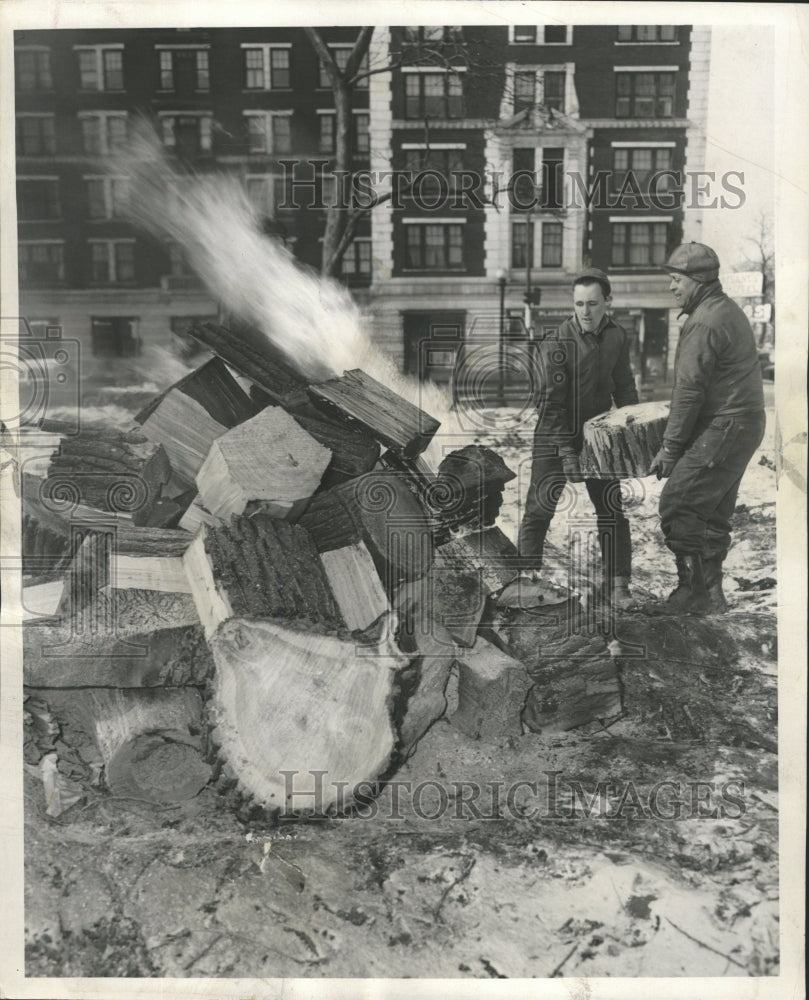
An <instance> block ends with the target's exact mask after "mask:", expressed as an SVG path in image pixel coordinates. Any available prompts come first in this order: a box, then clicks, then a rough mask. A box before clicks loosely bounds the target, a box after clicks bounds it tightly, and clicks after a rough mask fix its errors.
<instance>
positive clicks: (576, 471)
mask: <svg viewBox="0 0 809 1000" xmlns="http://www.w3.org/2000/svg"><path fill="white" fill-rule="evenodd" d="M562 472H564V474H565V479H567V481H568V482H569V483H583V482H584V476H583V475H582V471H581V466H580V465H579V456H578V455H563V456H562Z"/></svg>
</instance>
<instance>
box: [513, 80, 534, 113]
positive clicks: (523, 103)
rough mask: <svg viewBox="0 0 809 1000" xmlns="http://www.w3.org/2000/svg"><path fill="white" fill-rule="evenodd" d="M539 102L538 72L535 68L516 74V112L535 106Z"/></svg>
mask: <svg viewBox="0 0 809 1000" xmlns="http://www.w3.org/2000/svg"><path fill="white" fill-rule="evenodd" d="M536 102H537V74H536V71H535V70H533V69H532V70H529V71H525V70H521V71H518V72H515V74H514V113H515V114H516V113H517V112H518V111H523V110H524V109H525V108H533V106H534V105H535V104H536Z"/></svg>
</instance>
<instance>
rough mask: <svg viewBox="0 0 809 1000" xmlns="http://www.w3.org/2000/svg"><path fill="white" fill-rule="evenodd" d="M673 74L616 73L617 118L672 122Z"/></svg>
mask: <svg viewBox="0 0 809 1000" xmlns="http://www.w3.org/2000/svg"><path fill="white" fill-rule="evenodd" d="M675 79H676V77H675V74H674V73H672V72H665V73H657V72H645V71H644V72H635V73H616V75H615V86H616V101H615V117H616V118H671V117H672V116H673V115H674V86H675Z"/></svg>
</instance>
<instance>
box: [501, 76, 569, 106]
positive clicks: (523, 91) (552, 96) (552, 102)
mask: <svg viewBox="0 0 809 1000" xmlns="http://www.w3.org/2000/svg"><path fill="white" fill-rule="evenodd" d="M565 78H566V73H565V71H564V70H547V71H545V72H544V73H542V76H541V79H542V104H544V106H545V107H546V108H550V109H551V110H554V111H564V110H565ZM537 81H538V76H537V70H536V69H530V70H525V69H516V70H515V71H514V112H515V114H516V113H517V112H519V111H522V110H524V109H525V108H532V107H534V105H535V104H536V103H537V96H538V95H537Z"/></svg>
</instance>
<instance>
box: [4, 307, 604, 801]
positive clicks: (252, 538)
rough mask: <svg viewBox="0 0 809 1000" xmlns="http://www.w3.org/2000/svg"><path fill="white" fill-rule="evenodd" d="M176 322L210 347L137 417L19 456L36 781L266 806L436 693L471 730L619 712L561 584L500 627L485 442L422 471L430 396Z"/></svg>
mask: <svg viewBox="0 0 809 1000" xmlns="http://www.w3.org/2000/svg"><path fill="white" fill-rule="evenodd" d="M194 334H195V336H196V337H197V338H198V339H199V340H200V341H201V342H202V343H203V344H205V346H206V347H208V348H209V349H210V350H211V351H212V352H213V356H212V357H211V359H210V360H208V361H207V362H205V363H204V364H202V365H201V367H199V368H197V369H196V370H195V371H194V372H192V373H191V374H189V375H188V376H186V377H185V378H183V379H181V380H180V381H179V382H177V383H176V384H174V385H173V386H171V387H170V388H169V389H167V390H166V391H165V392H163V393H162V394H160V395H159V396H157V397H156V398H155V399H154V400H153V401H152V402H151V403H150V404H149V405H148V406H146V408H145V409H143V410H142V411H141V412H140V413H139V414H138V416H137V417H136V419H135V424H134V426H133V427H131V428H129V429H127V430H123V431H115V430H112V429H105V428H97V427H94V428H86V429H82V430H81V432H80V433H79V435H78V436H76V437H63V438H62V441H61V444H60V446H59V448H58V450H57V451H56V452H55V454H54V455H53V457H52V459H51V462H50V467H49V469H48V474H47V476H46V477H44V478H41V479H37V478H36V477H33V476H26V477H25V484H24V486H25V492H24V501H23V515H24V516H23V527H24V545H23V551H24V566H23V571H24V574H25V591H24V599H23V603H24V606H25V607H26V608H30V609H35V610H36V611H38V612H40V614H39V617H35V618H34V620H32V621H29V622H28V623H27V625H26V628H25V630H24V683H25V686H26V696H27V699H28V700H27V702H26V706H27V709H28V713H27V716H26V719H27V722H28V728H27V730H26V732H27V739H26V759H27V760H28V762H29V763H31V764H40V765H42V764H43V761H44V762H46V763H47V768H45V769H44V770H47V773H48V774H49V775H50V781H51V792H52V795H53V797H52V799H51V802H52V803H53V802H57V803H58V802H59V801H62V802H64V801H68V802H69V801H70V788H69V783H70V781H74V782H78V783H79V785H80V784H81V783H82V782H86V781H88V780H90V781H93V782H95V783H96V784H99V783H101V782H102V781H103V783H104V785H105V786H106V788H107V790H108V791H109V792H110V793H112V794H113V795H116V796H121V797H133V798H137V799H141V800H147V801H150V802H156V803H166V802H175V801H182V800H183V799H185V798H188V797H190V796H193V795H195V794H196V793H197V792H198V791H199V790H200V789H201V788H203V787H204V786H206V785H207V784H209V783H210V782H213V783H214V784H215V785H216V786H217V787H218V788H219V789H220V790H222V791H224V792H227V793H231V794H232V796H233V801H234V803H236V804H239V805H244V804H245V803H248V804H249V805H250V806H257V807H259V808H260V809H262V810H266V811H269V812H270V813H271V812H273V811H277V810H285V809H287V808H288V807H292V808H297V807H299V805H300V799H301V796H303V795H305V794H306V793H307V792H309V793H311V792H313V790H314V785H315V784H317V786H318V788H317V792H318V799H317V802H316V806H317V808H318V809H323V810H327V809H329V808H330V807H332V806H334V805H335V804H336V803H337V802H338V799H339V800H340V801H342V802H343V803H345V804H349V803H350V802H351V790H352V789H353V788H354V787H355V786H357V785H358V784H360V783H367V782H373V781H378V780H380V779H384V777H385V776H387V775H390V774H392V773H393V771H394V770H395V768H396V766H397V763H399V762H401V761H402V760H403V759H405V758H406V757H407V756H408V755H409V754H410V753H411V752H412V751H413V749H414V747H415V745H416V743H417V742H418V740H419V739H420V738H421V737H422V736H423V734H424V733H425V732H426V731H427V730H428V729H429V727H430V726H431V725H432V724H433V723H434V722H435V721H436V720H437V719H439V718H441V717H442V716H444V715H446V714H449V715H450V721H451V722H452V724H453V725H455V726H456V727H457V728H458V729H460V730H461V731H463V732H464V733H466V734H467V735H469V736H471V737H473V738H481V739H494V738H498V737H503V736H511V735H518V734H520V733H521V732H522V731H523V726H524V725H527V726H528V727H529V728H531V729H534V730H535V731H543V732H544V731H552V732H556V731H561V730H564V729H567V728H571V727H572V726H578V725H582V724H584V723H586V722H588V721H592V720H593V719H602V720H603V719H607V718H613V717H615V716H616V715H618V714H620V712H621V703H620V690H619V685H618V681H617V676H616V673H615V667H614V665H613V664H612V663H611V660H610V657H609V655H608V652H607V649H606V646H605V642H604V640H603V638H602V637H600V636H595V637H590V638H588V639H587V640H586V641H581V642H580V641H578V639H577V637H575V636H574V640H575V641H571V638H570V630H569V628H568V626H569V624H570V621H571V620H572V619H571V615H574V616H575V615H579V616H580V615H581V609H580V608H579V606H578V602H577V601H576V599H575V598H574V597H573V595H571V594H570V593H569V592H562V591H553V590H552V589H549V590H548V593H547V594H546V595H545V599H544V602H543V603H544V607H543V608H542V609H541V613H540V614H539V615H538V617H537V618H536V619H535V620H534V621H533V622H529V624H530V625H531V626H532V627H534V628H536V627H539V628H540V629H543V630H544V631H543V632H542V633H541V634H543V635H545V636H546V640H547V641H546V642H544V643H543V647H542V650H541V651H540V653H539V654H538V655H534V654H533V653H532V654H531V656H528V657H526V656H522V657H520V656H518V655H517V654H516V653H515V652H514V649H515V648H516V646H517V645H519V644H511V645H509V643H508V642H507V641H506V639H505V638H504V635H505V633H504V631H503V629H502V628H500V624H502V620H503V616H505V617H506V618H507V617H508V611H507V610H506V611H503V610H498V609H496V608H495V604H494V601H493V600H492V597H493V596H494V595H497V593H498V592H499V591H500V590H502V588H503V587H504V586H505V585H506V584H507V583H509V582H510V581H511V580H512V579H513V578H514V576H515V568H514V567H515V557H516V552H515V550H514V548H513V546H512V545H511V543H510V542H509V541H508V539H507V538H506V537H505V536H504V535H503V533H502V532H501V531H500V530H499V529H498V528H497V527H495V526H494V521H495V519H496V517H497V514H498V512H499V509H500V504H501V502H502V495H503V488H504V484H505V483H506V482H508V481H509V480H511V479H513V478H514V473H512V472H511V471H510V470H509V469H508V468H507V467H506V466H505V465H504V463H503V462H502V460H501V459H500V458H499V456H497V455H496V454H495V453H493V452H491V451H490V450H489V449H486V448H482V447H479V446H468V447H466V448H462V449H460V450H458V451H455V452H453V453H451V454H449V455H447V456H446V457H445V458H444V460H443V461H442V463H441V465H440V466H439V468H438V470H437V471H436V472H435V473H433V472H432V471H431V470H430V469H429V468H428V467H427V465H426V463H425V461H424V459H423V453H424V451H425V449H426V448H427V446H428V444H429V443H430V441H431V439H432V438H433V436H434V435H435V433H436V431H437V429H438V427H439V423H438V421H436V420H435V419H433V418H432V417H431V416H429V415H428V414H426V413H425V412H423V411H422V410H420V409H419V408H417V407H416V406H414V405H413V404H411V403H409V402H408V401H407V400H405V399H403V398H402V397H401V396H399V395H397V394H396V393H394V392H393V391H392V390H390V389H389V388H387V387H386V386H384V385H382V384H380V383H379V382H377V381H375V380H374V379H373V378H371V377H370V376H369V375H367V374H366V373H364V372H363V371H361V370H354V371H349V372H346V373H345V374H344V375H342V376H341V377H338V378H331V379H327V380H324V381H320V382H314V383H307V382H305V381H304V380H302V379H301V377H300V376H299V375H298V374H297V373H296V372H295V371H294V370H293V369H292V368H290V367H289V365H288V364H287V363H286V362H285V360H284V358H283V356H282V355H281V354H280V353H278V352H277V351H275V349H273V348H272V347H270V346H268V345H267V344H264V343H260V344H259V346H257V341H256V340H255V339H251V337H250V336H249V334H247V333H245V332H243V331H240V330H239V329H238V328H233V329H229V328H225V327H223V326H219V325H216V324H210V323H208V324H203V325H200V326H197V327H196V328H195V330H194ZM44 429H46V430H50V431H51V432H54V431H55V432H57V433H58V432H59V426H58V425H50V426H48V427H45V428H44ZM25 554H27V557H26V555H25ZM43 609H44V611H45V612H46V614H45V616H44V617H43V616H42V611H43ZM498 616H499V618H498ZM511 624H512V625H513V622H512V623H511ZM451 679H452V684H451ZM293 773H294V774H295V775H296V776H297V778H296V781H295V785H294V788H295V796H296V798H297V801H294V802H291V801H290V783H289V775H290V774H293ZM318 773H321V774H322V775H323V776H324V777H323V779H322V780H321V779H320V778H317V777H315V775H317V774H318ZM56 779H59V782H60V784H59V783H57V784H54V782H55V781H56ZM73 790H74V791H75V788H74V789H73ZM314 802H315V800H314V799H310V804H311V803H314ZM54 809H55V810H56V809H58V805H57V806H54ZM304 809H305V806H304Z"/></svg>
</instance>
